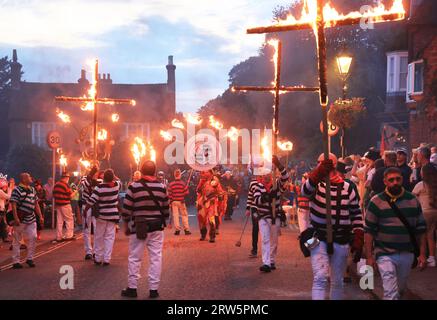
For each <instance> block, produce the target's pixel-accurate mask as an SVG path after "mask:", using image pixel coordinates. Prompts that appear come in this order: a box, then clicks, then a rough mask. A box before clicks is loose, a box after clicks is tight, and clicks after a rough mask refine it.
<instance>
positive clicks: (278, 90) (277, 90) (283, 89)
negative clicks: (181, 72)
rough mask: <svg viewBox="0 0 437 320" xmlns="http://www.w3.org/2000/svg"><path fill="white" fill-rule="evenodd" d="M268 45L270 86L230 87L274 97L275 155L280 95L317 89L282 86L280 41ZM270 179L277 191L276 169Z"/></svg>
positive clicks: (274, 208)
mask: <svg viewBox="0 0 437 320" xmlns="http://www.w3.org/2000/svg"><path fill="white" fill-rule="evenodd" d="M268 44H269V45H271V46H273V47H274V48H275V54H274V56H273V62H274V64H275V80H274V82H273V84H272V86H266V87H251V86H234V87H232V91H234V92H235V91H242V92H246V91H257V92H271V93H273V97H274V105H273V122H272V129H273V146H272V152H273V154H274V155H277V151H278V135H279V105H280V96H281V94H282V93H287V92H299V91H304V92H316V91H318V90H319V88H315V87H312V88H309V87H304V86H291V87H287V86H282V85H281V62H282V42H281V41H280V40H274V39H273V40H270V41H269V42H268ZM272 179H273V190H277V188H278V186H277V180H276V169H275V170H272ZM272 216H273V219H272V224H275V221H276V199H273V200H272Z"/></svg>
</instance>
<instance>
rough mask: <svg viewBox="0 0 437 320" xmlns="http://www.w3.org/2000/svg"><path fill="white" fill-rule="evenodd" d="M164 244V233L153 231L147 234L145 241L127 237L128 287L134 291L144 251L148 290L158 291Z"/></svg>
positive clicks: (135, 237) (134, 236) (132, 236)
mask: <svg viewBox="0 0 437 320" xmlns="http://www.w3.org/2000/svg"><path fill="white" fill-rule="evenodd" d="M163 243H164V231H155V232H152V233H149V234H147V239H146V240H138V239H137V236H136V235H135V234H133V235H130V236H129V257H128V273H129V275H128V280H127V283H128V287H129V288H132V289H136V288H137V287H138V280H139V279H140V278H141V275H140V270H141V261H142V260H143V257H144V249H145V248H146V247H147V251H148V253H149V290H158V287H159V281H160V280H161V268H162V247H163Z"/></svg>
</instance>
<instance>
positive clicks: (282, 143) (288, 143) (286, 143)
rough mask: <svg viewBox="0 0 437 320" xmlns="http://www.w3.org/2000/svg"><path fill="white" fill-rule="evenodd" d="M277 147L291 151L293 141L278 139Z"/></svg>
mask: <svg viewBox="0 0 437 320" xmlns="http://www.w3.org/2000/svg"><path fill="white" fill-rule="evenodd" d="M278 148H279V149H280V150H282V151H292V150H293V143H292V142H291V141H278Z"/></svg>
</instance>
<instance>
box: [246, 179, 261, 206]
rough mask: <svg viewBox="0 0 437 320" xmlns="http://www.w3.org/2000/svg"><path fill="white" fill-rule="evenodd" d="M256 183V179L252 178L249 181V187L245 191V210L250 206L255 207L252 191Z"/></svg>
mask: <svg viewBox="0 0 437 320" xmlns="http://www.w3.org/2000/svg"><path fill="white" fill-rule="evenodd" d="M256 184H258V181H257V180H256V179H252V180H251V181H250V183H249V188H248V191H247V201H246V210H248V211H250V209H251V208H255V209H256V206H255V199H254V192H255V185H256Z"/></svg>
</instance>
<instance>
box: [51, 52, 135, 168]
mask: <svg viewBox="0 0 437 320" xmlns="http://www.w3.org/2000/svg"><path fill="white" fill-rule="evenodd" d="M93 69H94V74H93V83H92V85H91V89H90V90H89V91H88V96H83V97H64V96H61V97H55V101H60V102H77V103H81V104H84V103H86V107H85V108H84V109H83V110H93V149H94V150H93V156H94V162H95V163H97V140H98V137H97V133H98V132H97V120H98V119H97V106H98V105H99V104H103V105H115V104H127V105H131V106H135V105H136V102H135V100H132V99H112V98H99V97H98V85H99V79H98V74H99V61H98V60H97V59H96V60H95V61H94V68H93Z"/></svg>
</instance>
